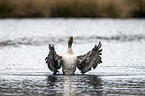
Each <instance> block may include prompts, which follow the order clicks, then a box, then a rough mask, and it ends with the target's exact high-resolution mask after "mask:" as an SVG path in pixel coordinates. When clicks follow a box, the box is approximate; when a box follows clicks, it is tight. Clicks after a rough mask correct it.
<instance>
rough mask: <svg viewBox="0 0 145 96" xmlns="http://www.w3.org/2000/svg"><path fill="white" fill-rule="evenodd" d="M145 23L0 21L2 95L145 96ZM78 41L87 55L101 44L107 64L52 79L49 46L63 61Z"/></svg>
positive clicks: (78, 51) (78, 47) (78, 48)
mask: <svg viewBox="0 0 145 96" xmlns="http://www.w3.org/2000/svg"><path fill="white" fill-rule="evenodd" d="M144 26H145V20H144V19H0V95H30V96H33V95H42V96H43V95H44V96H45V95H48V96H55V95H56V96H76V95H77V96H96V95H99V96H102V95H103V96H106V95H125V96H126V95H128V96H130V95H133V96H135V95H136V96H138V95H142V96H144V95H145V27H144ZM70 35H73V36H74V44H73V50H74V53H75V54H76V55H82V54H85V53H86V52H88V51H89V50H91V49H92V48H93V46H94V45H95V44H98V42H99V41H102V44H103V46H102V48H103V52H102V54H103V55H102V58H103V63H102V64H100V65H98V67H97V68H96V69H95V70H91V71H90V72H88V73H86V74H85V75H82V74H81V73H80V71H79V70H77V71H76V72H75V73H76V75H60V74H61V73H62V71H61V70H60V73H59V74H58V75H52V73H51V71H50V70H48V68H47V65H46V64H45V60H44V59H45V57H46V56H47V54H48V52H49V50H48V44H49V43H51V44H54V45H55V48H56V51H57V53H58V54H59V55H63V54H64V53H65V52H66V50H67V40H68V37H69V36H70Z"/></svg>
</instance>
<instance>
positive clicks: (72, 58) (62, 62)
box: [45, 36, 102, 75]
mask: <svg viewBox="0 0 145 96" xmlns="http://www.w3.org/2000/svg"><path fill="white" fill-rule="evenodd" d="M72 43H73V36H70V37H69V40H68V49H67V52H66V53H65V54H64V55H63V56H59V55H58V54H57V53H56V51H55V48H54V46H53V45H50V44H49V54H48V56H47V57H46V58H45V60H46V63H47V65H48V68H49V69H50V70H51V71H53V72H54V73H53V74H56V73H57V72H59V71H58V70H59V69H60V68H61V67H62V72H63V74H66V75H69V74H74V72H75V71H76V68H78V69H79V70H80V71H81V73H82V74H84V73H86V72H88V71H90V70H91V69H92V68H93V69H95V68H96V67H97V65H98V64H100V63H102V58H101V57H100V55H102V53H101V51H102V49H101V46H102V44H101V42H99V44H98V45H95V46H94V48H93V49H92V50H91V51H89V52H88V53H87V54H85V55H80V56H76V55H75V54H74V52H73V50H72Z"/></svg>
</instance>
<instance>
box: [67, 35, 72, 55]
mask: <svg viewBox="0 0 145 96" xmlns="http://www.w3.org/2000/svg"><path fill="white" fill-rule="evenodd" d="M72 43H73V36H69V40H68V50H67V53H68V54H73V51H72Z"/></svg>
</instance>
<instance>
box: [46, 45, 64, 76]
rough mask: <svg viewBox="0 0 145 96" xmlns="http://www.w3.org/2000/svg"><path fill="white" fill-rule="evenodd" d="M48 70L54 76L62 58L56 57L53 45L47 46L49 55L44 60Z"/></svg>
mask: <svg viewBox="0 0 145 96" xmlns="http://www.w3.org/2000/svg"><path fill="white" fill-rule="evenodd" d="M45 60H46V63H47V64H48V68H49V69H50V70H51V71H53V72H54V73H53V74H56V73H57V72H58V70H59V69H60V68H61V65H62V57H61V56H59V55H57V54H56V52H55V48H54V46H53V45H50V44H49V54H48V56H47V57H46V58H45Z"/></svg>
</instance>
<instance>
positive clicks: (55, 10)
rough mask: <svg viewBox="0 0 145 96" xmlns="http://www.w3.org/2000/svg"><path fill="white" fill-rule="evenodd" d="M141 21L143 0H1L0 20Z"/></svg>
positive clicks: (144, 3)
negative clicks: (134, 19) (106, 19)
mask: <svg viewBox="0 0 145 96" xmlns="http://www.w3.org/2000/svg"><path fill="white" fill-rule="evenodd" d="M27 17H28V18H29V17H31V18H32V17H76V18H79V17H92V18H96V17H105V18H132V17H136V18H143V17H145V0H0V18H27Z"/></svg>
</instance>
